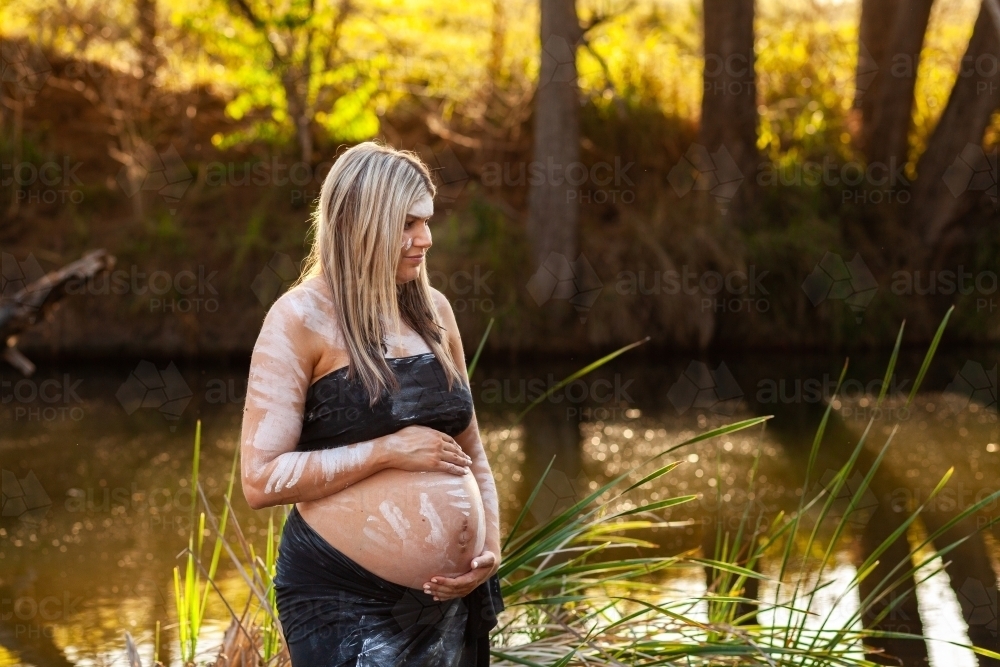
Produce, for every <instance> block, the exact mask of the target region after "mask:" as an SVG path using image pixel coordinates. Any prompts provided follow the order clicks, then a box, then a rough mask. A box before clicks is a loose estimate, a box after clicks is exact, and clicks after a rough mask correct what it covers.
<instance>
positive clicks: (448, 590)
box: [424, 551, 497, 600]
mask: <svg viewBox="0 0 1000 667" xmlns="http://www.w3.org/2000/svg"><path fill="white" fill-rule="evenodd" d="M496 562H497V557H496V555H495V554H494V553H493V552H492V551H484V552H483V553H481V554H479V555H478V556H476V557H475V558H473V559H472V569H471V570H469V571H468V572H466V573H465V574H463V575H461V576H459V577H454V578H451V577H431V580H430V581H429V582H428V583H426V584H424V593H427V594H428V595H433V596H434V599H435V600H451V599H452V598H464V597H465V596H466V595H468V594H469V593H471V592H472V591H474V590H475V589H476V588H477V587H479V585H480V584H482V583H483V582H484V581H486V580H487V579H489V578H490V577H491V576H493V572H494V570H495V569H496V568H495V567H494V566H495V565H496Z"/></svg>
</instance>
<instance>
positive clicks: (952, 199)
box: [907, 0, 1000, 254]
mask: <svg viewBox="0 0 1000 667" xmlns="http://www.w3.org/2000/svg"><path fill="white" fill-rule="evenodd" d="M993 1H994V0H984V2H983V4H982V7H981V8H980V10H979V17H978V18H977V19H976V24H975V27H974V28H973V31H972V38H971V39H970V40H969V46H968V47H967V49H966V52H965V56H964V57H963V58H962V63H961V65H960V69H959V73H958V77H957V78H956V79H955V85H954V87H953V88H952V89H951V95H950V96H949V97H948V104H947V106H946V107H945V109H944V112H943V113H942V114H941V118H940V120H938V123H937V126H936V127H935V128H934V132H933V133H932V134H931V137H930V140H929V141H928V143H927V150H926V151H924V154H923V155H921V156H920V161H919V162H918V163H917V182H916V183H915V184H914V187H913V196H912V198H911V201H910V204H909V215H908V216H907V217H908V219H909V221H910V222H909V224H910V225H911V229H912V230H913V232H914V234H916V235H918V237H919V239H920V240H921V241H922V242H923V244H924V246H925V254H929V249H930V248H933V247H934V246H936V245H937V243H938V241H939V240H940V239H941V237H942V235H943V233H944V232H945V231H946V230H947V228H948V226H949V225H950V224H951V223H952V222H953V221H954V220H955V218H956V217H957V214H958V213H959V212H960V211H961V210H962V209H963V208H964V207H966V206H968V204H969V201H970V197H973V196H981V195H982V192H981V191H979V190H976V186H977V184H976V182H974V181H973V180H972V177H971V173H972V171H973V170H974V169H975V167H976V166H977V165H976V164H975V163H976V162H977V161H979V160H978V159H979V158H982V161H983V162H985V156H984V155H982V153H983V151H982V141H983V134H984V133H985V131H986V126H987V124H988V123H989V121H990V117H991V116H992V114H993V111H994V110H996V108H997V105H998V103H1000V68H997V67H996V58H997V56H998V55H1000V32H998V26H1000V8H998V15H997V16H994V15H993V12H992V11H991V8H990V7H989V5H990V3H991V2H993ZM981 57H983V58H981ZM970 186H971V187H970Z"/></svg>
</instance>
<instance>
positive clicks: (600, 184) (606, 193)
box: [480, 156, 635, 204]
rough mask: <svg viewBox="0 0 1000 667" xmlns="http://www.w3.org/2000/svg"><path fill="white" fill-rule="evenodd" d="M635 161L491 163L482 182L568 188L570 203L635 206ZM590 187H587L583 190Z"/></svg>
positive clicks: (616, 159) (493, 184)
mask: <svg viewBox="0 0 1000 667" xmlns="http://www.w3.org/2000/svg"><path fill="white" fill-rule="evenodd" d="M634 166H635V162H629V163H627V164H625V163H623V161H622V159H621V158H620V157H618V156H616V157H615V159H614V162H603V161H601V162H595V163H594V164H591V165H589V166H588V165H586V164H584V163H583V162H571V163H569V164H561V163H558V162H555V161H554V160H553V159H552V158H551V157H550V158H548V159H547V160H545V161H540V160H535V161H531V162H487V163H486V164H485V165H483V169H482V174H481V176H480V182H481V183H482V184H483V185H484V186H486V187H501V186H506V187H521V186H525V185H530V186H538V185H554V186H567V189H566V201H567V203H570V202H574V201H576V202H579V203H581V204H631V203H633V202H635V183H634V182H633V181H632V179H631V178H629V174H628V172H629V170H630V169H631V168H632V167H634ZM583 186H587V187H583Z"/></svg>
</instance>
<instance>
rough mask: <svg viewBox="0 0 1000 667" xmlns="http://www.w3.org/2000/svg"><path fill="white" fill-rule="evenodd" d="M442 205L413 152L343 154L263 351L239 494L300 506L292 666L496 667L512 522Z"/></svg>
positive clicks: (282, 566)
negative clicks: (503, 518)
mask: <svg viewBox="0 0 1000 667" xmlns="http://www.w3.org/2000/svg"><path fill="white" fill-rule="evenodd" d="M434 192H435V189H434V185H433V183H432V181H431V178H430V174H429V173H428V171H427V168H426V166H425V165H424V164H423V163H422V162H421V161H420V160H419V159H417V158H416V157H415V156H413V155H412V154H410V153H407V152H403V151H396V150H393V149H391V148H388V147H384V146H381V145H379V144H375V143H365V144H361V145H359V146H356V147H354V148H351V149H350V150H348V151H346V152H345V153H344V154H343V155H342V156H341V157H340V158H339V159H338V160H337V162H336V163H335V164H334V166H333V168H332V169H331V170H330V173H329V174H328V175H327V177H326V180H325V181H324V183H323V189H322V192H321V193H320V201H319V208H318V209H317V211H316V213H315V216H314V220H313V245H312V251H311V253H310V255H309V258H308V260H307V264H306V268H305V270H304V271H303V275H302V278H300V282H299V283H298V284H297V285H296V286H294V287H293V288H292V289H291V290H289V291H288V292H287V293H286V294H284V295H283V296H282V297H281V298H280V299H278V300H277V301H276V302H275V304H274V305H273V306H272V308H271V310H270V311H269V312H268V314H267V317H266V318H265V319H264V324H263V327H262V329H261V332H260V336H259V337H258V339H257V344H256V346H255V347H254V352H253V358H252V360H251V364H250V378H249V384H248V389H247V400H246V408H245V412H244V418H243V432H242V441H241V450H242V479H243V491H244V494H245V495H246V498H247V501H248V502H249V503H250V506H251V507H253V508H255V509H259V508H263V507H269V506H274V505H283V504H289V503H294V504H295V507H294V508H293V509H292V511H291V513H290V514H289V516H288V520H287V521H286V523H285V528H284V531H283V533H282V537H281V545H280V549H279V555H278V562H277V575H276V577H275V590H276V596H277V606H278V618H279V620H280V622H281V626H282V630H283V632H284V635H285V638H286V641H287V643H288V647H289V651H290V654H291V660H292V665H293V667H334V666H341V665H343V666H347V665H350V666H351V667H355V666H356V667H369V666H379V667H381V666H383V665H384V666H386V667H389V666H394V665H407V666H413V667H416V666H418V665H419V666H424V665H426V666H427V667H432V666H433V667H437V666H441V667H447V666H456V667H466V666H475V667H478V666H480V665H487V664H489V631H490V630H491V629H492V628H493V627H495V626H496V624H497V619H496V614H497V612H498V611H500V610H502V609H503V601H502V599H501V597H500V583H499V579H498V577H497V574H496V573H497V570H498V569H499V567H500V561H499V556H500V528H499V510H498V506H497V494H496V486H495V484H494V480H493V474H492V472H491V471H490V466H489V463H488V462H487V460H486V454H485V452H484V450H483V445H482V441H481V440H480V436H479V427H478V425H477V423H476V416H475V411H474V409H473V404H472V395H471V393H470V390H469V385H468V374H467V370H466V367H465V355H464V351H463V346H462V340H461V338H460V336H459V332H458V327H457V325H456V322H455V316H454V313H453V312H452V309H451V305H450V304H449V303H448V300H447V299H446V298H445V297H444V296H443V295H442V294H441V293H440V292H438V291H437V290H435V289H433V288H431V286H430V283H429V282H428V277H427V262H426V253H427V250H428V249H429V248H430V247H431V233H430V228H429V220H430V218H431V216H432V215H433V212H434V204H433V197H434Z"/></svg>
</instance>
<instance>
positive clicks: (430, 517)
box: [420, 493, 444, 546]
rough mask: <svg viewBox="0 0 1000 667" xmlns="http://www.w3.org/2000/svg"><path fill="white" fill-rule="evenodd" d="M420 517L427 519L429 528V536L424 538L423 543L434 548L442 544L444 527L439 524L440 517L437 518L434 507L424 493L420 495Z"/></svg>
mask: <svg viewBox="0 0 1000 667" xmlns="http://www.w3.org/2000/svg"><path fill="white" fill-rule="evenodd" d="M420 516H422V517H424V518H425V519H427V523H429V524H430V527H431V532H430V535H428V536H427V537H426V538H424V541H425V542H428V543H430V544H433V545H434V546H439V545H441V544H443V543H444V525H443V524H442V523H441V517H439V516H438V513H437V510H436V509H434V505H433V504H431V502H430V500H429V499H428V498H427V494H426V493H421V494H420Z"/></svg>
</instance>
